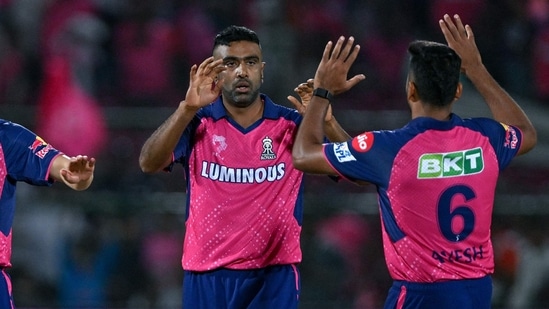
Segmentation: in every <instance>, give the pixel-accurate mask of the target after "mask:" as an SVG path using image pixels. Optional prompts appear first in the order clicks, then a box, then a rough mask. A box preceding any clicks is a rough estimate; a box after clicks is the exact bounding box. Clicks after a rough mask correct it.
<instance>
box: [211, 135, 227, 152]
mask: <svg viewBox="0 0 549 309" xmlns="http://www.w3.org/2000/svg"><path fill="white" fill-rule="evenodd" d="M212 143H213V144H214V145H215V153H216V154H219V153H220V152H222V151H223V150H225V149H227V143H226V142H225V136H221V135H215V134H214V136H213V138H212Z"/></svg>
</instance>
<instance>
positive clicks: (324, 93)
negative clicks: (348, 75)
mask: <svg viewBox="0 0 549 309" xmlns="http://www.w3.org/2000/svg"><path fill="white" fill-rule="evenodd" d="M313 95H314V96H317V97H321V98H324V99H326V100H328V101H330V102H331V101H332V100H333V99H334V95H333V94H331V93H330V91H328V90H326V89H324V88H316V89H315V90H313Z"/></svg>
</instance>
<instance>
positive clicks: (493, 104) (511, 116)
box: [467, 65, 537, 153]
mask: <svg viewBox="0 0 549 309" xmlns="http://www.w3.org/2000/svg"><path fill="white" fill-rule="evenodd" d="M467 76H468V78H469V80H471V82H472V83H473V85H474V86H475V88H476V89H477V91H478V92H479V93H480V95H481V96H482V97H483V98H484V100H485V102H486V104H487V105H488V108H489V109H490V112H491V113H492V116H493V117H494V119H495V120H497V121H499V122H502V123H505V124H509V125H513V126H516V127H518V128H519V129H520V130H521V131H522V133H523V145H522V146H521V153H524V152H527V151H528V150H530V149H531V148H533V147H534V145H535V144H536V141H537V136H536V130H535V128H534V126H533V125H532V123H531V121H530V119H529V118H528V116H527V115H526V113H525V112H524V110H523V109H522V108H521V107H520V106H519V105H518V103H517V102H516V101H515V100H514V99H513V98H512V97H511V96H510V95H509V94H508V93H507V92H506V91H505V90H504V89H503V88H502V87H501V86H500V85H499V84H498V83H497V81H496V80H495V79H494V78H493V77H492V76H491V75H490V73H489V72H488V71H487V70H486V68H485V67H484V65H478V66H476V67H475V68H474V69H473V70H471V69H469V71H468V72H467Z"/></svg>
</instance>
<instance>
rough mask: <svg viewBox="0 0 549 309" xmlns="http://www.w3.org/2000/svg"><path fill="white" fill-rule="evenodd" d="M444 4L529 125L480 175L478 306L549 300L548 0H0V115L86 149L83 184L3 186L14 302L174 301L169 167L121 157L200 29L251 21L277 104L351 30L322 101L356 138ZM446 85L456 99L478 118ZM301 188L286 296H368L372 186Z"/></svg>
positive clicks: (380, 284) (56, 142)
mask: <svg viewBox="0 0 549 309" xmlns="http://www.w3.org/2000/svg"><path fill="white" fill-rule="evenodd" d="M444 13H449V14H453V13H459V14H460V15H461V17H462V19H463V20H464V21H465V22H466V23H469V24H470V25H471V26H472V27H473V30H474V33H475V37H476V42H477V45H478V47H479V49H480V51H481V54H482V56H483V60H484V62H485V64H486V66H487V67H488V69H489V70H490V72H492V74H493V75H494V77H495V78H496V79H497V80H498V82H499V83H500V84H501V85H502V86H503V87H504V88H505V89H506V90H507V91H508V92H510V93H511V94H512V95H513V96H514V97H515V98H516V100H517V101H519V102H520V104H521V106H522V107H523V108H524V109H525V111H526V112H527V113H528V114H529V116H530V117H531V119H532V121H533V122H534V125H535V126H536V128H537V129H538V138H539V142H538V146H537V148H535V149H534V150H533V151H532V152H530V153H529V154H527V155H525V156H522V157H520V158H518V159H516V160H515V161H514V162H513V163H512V164H511V165H510V166H509V167H508V168H507V169H506V170H505V171H504V172H503V173H502V176H501V180H500V182H499V185H498V189H497V190H498V195H497V199H496V205H495V214H494V223H493V236H494V246H495V255H496V274H495V275H494V300H493V304H494V308H509V309H528V308H530V309H540V308H549V243H548V237H547V231H548V227H547V223H546V222H547V219H549V196H548V188H549V162H548V160H547V154H548V153H549V149H548V147H549V145H548V134H549V0H414V1H409V0H370V1H366V0H363V1H357V0H302V1H291V0H234V1H227V0H200V1H198V0H185V1H181V0H180V1H177V0H155V1H150V0H0V117H1V118H4V119H8V120H11V121H14V122H18V123H21V124H23V125H25V126H27V127H28V128H30V129H32V130H34V131H36V132H37V133H38V134H39V135H41V136H42V137H43V138H44V139H45V140H46V141H48V142H49V143H51V144H52V145H53V146H55V147H56V148H59V149H61V150H63V151H65V152H66V153H67V154H69V155H76V154H80V153H85V154H89V155H93V156H95V157H96V158H97V161H98V164H97V169H96V177H95V182H94V183H93V185H92V187H90V189H89V190H87V191H84V192H73V191H71V190H70V189H67V188H65V187H64V186H62V185H59V184H58V185H54V186H53V188H49V189H46V188H37V187H31V186H29V185H26V184H24V183H23V184H20V185H19V186H18V196H17V198H18V205H17V211H16V215H15V223H14V227H13V229H14V232H13V233H14V236H13V242H14V243H13V247H14V248H13V259H12V262H13V268H12V269H11V270H10V274H11V277H12V280H13V288H14V297H15V302H16V304H17V305H18V307H19V308H121V309H123V308H162V309H170V308H180V303H181V300H180V298H181V285H182V279H181V278H182V271H181V266H180V258H181V250H182V249H181V248H182V238H183V233H184V222H183V218H184V201H185V192H184V179H183V169H182V168H180V169H177V168H176V169H175V170H174V171H173V172H172V173H171V174H168V173H164V174H157V175H145V174H143V173H142V172H141V171H140V169H139V166H138V156H139V151H140V149H141V145H142V144H143V142H144V141H145V139H146V138H147V137H148V136H149V135H150V134H151V133H152V132H153V131H154V129H156V128H157V127H158V126H159V125H160V124H161V123H162V122H163V121H164V120H165V119H166V118H167V117H168V116H169V115H170V114H171V113H172V112H173V110H174V109H175V108H176V107H177V105H178V103H179V101H181V100H182V99H183V98H184V95H185V92H186V89H187V86H188V72H189V68H190V66H191V65H192V64H195V63H200V62H201V61H202V60H203V59H204V58H206V57H208V56H210V55H211V48H212V43H213V38H214V36H215V34H216V33H217V31H219V30H221V29H222V28H224V27H226V26H228V25H230V24H238V25H244V26H247V27H250V28H252V29H253V30H255V31H256V32H257V33H258V35H259V37H260V40H261V44H262V47H263V52H264V60H265V62H266V69H265V83H264V85H263V88H262V92H264V93H266V94H268V95H269V96H270V97H271V98H272V99H273V100H274V101H275V102H278V103H280V104H283V105H287V106H291V104H290V103H289V102H288V101H287V99H286V96H287V95H292V94H293V89H294V88H295V87H296V86H297V85H298V84H299V83H301V82H303V81H305V80H306V79H307V78H311V77H313V75H314V72H315V69H316V66H317V64H318V61H319V59H320V56H321V54H322V51H323V48H324V46H325V44H326V42H327V41H328V40H335V39H337V37H338V36H340V35H345V36H350V35H353V36H355V38H356V41H357V43H358V44H360V45H361V48H362V49H361V52H360V55H359V57H358V59H357V61H356V63H355V65H354V67H353V69H352V70H353V72H351V73H352V74H356V73H364V74H365V75H366V76H367V78H366V80H365V81H363V82H361V83H360V84H358V85H357V86H356V87H355V88H354V89H352V90H351V91H350V92H348V93H346V94H343V95H341V96H339V97H338V98H336V101H335V103H334V109H335V111H334V114H335V116H336V118H337V119H338V120H339V122H341V123H342V125H343V126H344V127H345V128H346V129H347V130H348V131H349V132H350V133H351V134H352V135H356V134H358V133H361V132H363V131H366V130H372V129H393V128H398V127H400V126H402V125H403V124H405V123H406V122H407V121H408V119H409V116H410V115H409V111H408V107H407V104H406V101H405V97H404V81H405V75H404V74H405V70H406V62H407V55H406V48H407V45H408V43H409V42H410V41H411V40H413V39H427V40H435V41H439V42H444V38H443V37H442V35H441V34H440V31H439V28H438V24H437V21H438V20H439V19H440V18H441V17H442V15H443V14H444ZM463 82H464V84H465V94H464V96H463V97H462V99H461V100H460V101H459V102H458V103H457V105H456V110H455V111H456V112H457V113H458V114H460V115H461V116H463V117H468V116H489V112H488V110H487V108H486V107H485V105H484V103H483V102H482V100H481V98H479V96H478V94H477V93H476V91H475V89H474V88H472V87H471V86H470V85H469V83H468V81H467V80H463ZM305 203H306V204H305V206H306V207H305V219H304V229H303V237H302V239H303V252H304V258H303V264H302V265H301V272H302V276H303V277H302V278H303V282H302V283H303V291H302V303H301V308H303V309H308V308H318V309H323V308H326V309H331V308H340V309H346V308H349V309H358V308H361V309H367V308H381V307H382V303H383V301H384V298H385V295H386V292H387V290H388V288H389V286H390V283H391V280H390V278H389V277H388V273H387V270H386V268H385V264H384V261H383V255H382V247H381V236H380V226H379V225H380V223H379V218H378V210H377V200H376V196H375V191H374V189H373V188H371V187H358V186H355V185H353V184H351V183H347V182H339V183H335V182H333V181H331V180H330V179H328V178H325V177H318V176H307V177H306V201H305Z"/></svg>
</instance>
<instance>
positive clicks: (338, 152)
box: [334, 142, 356, 163]
mask: <svg viewBox="0 0 549 309" xmlns="http://www.w3.org/2000/svg"><path fill="white" fill-rule="evenodd" d="M334 154H335V156H336V158H337V161H339V162H340V163H343V162H350V161H356V158H355V157H354V156H353V154H352V153H351V151H350V150H349V146H348V144H347V142H345V143H335V144H334Z"/></svg>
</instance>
